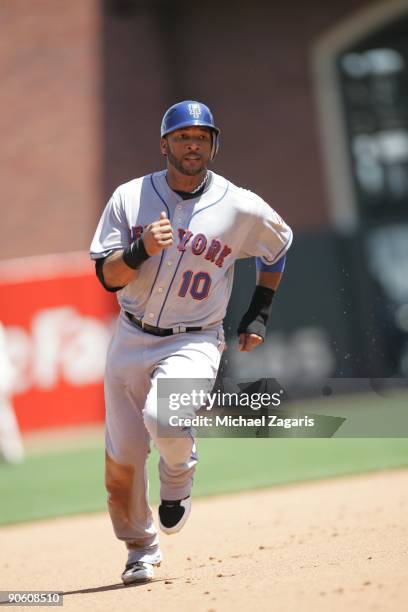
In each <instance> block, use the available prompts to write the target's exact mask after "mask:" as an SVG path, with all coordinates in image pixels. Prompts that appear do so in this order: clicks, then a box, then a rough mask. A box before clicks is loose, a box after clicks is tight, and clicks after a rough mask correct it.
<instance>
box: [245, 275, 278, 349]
mask: <svg viewBox="0 0 408 612" xmlns="http://www.w3.org/2000/svg"><path fill="white" fill-rule="evenodd" d="M274 295H275V291H274V290H273V289H268V287H262V286H261V285H257V286H256V287H255V291H254V293H253V295H252V300H251V303H250V305H249V308H248V310H247V311H246V313H245V314H244V316H243V317H242V319H241V322H240V324H239V326H238V334H257V335H258V336H261V338H262V339H263V340H265V336H266V324H267V322H268V318H269V314H270V312H271V306H272V300H273V296H274Z"/></svg>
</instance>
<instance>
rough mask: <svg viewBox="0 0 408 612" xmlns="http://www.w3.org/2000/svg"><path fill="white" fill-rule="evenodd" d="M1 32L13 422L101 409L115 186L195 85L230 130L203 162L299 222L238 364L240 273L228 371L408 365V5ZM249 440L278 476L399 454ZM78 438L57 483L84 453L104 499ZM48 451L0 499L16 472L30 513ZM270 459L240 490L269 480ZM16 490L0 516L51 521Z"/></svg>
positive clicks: (246, 291) (3, 13) (288, 372)
mask: <svg viewBox="0 0 408 612" xmlns="http://www.w3.org/2000/svg"><path fill="white" fill-rule="evenodd" d="M0 33H1V40H2V54H1V57H0V74H1V80H2V84H3V88H2V89H3V93H2V100H1V102H0V106H1V110H2V112H1V113H0V125H1V133H2V142H1V145H0V167H1V173H2V177H1V184H2V204H1V207H2V240H1V244H0V321H2V322H3V324H4V326H5V330H6V338H7V346H8V351H9V354H10V357H11V359H12V362H13V364H14V366H15V370H16V371H15V376H14V378H13V389H12V399H13V404H14V407H15V411H16V415H17V418H18V421H19V424H20V427H21V429H22V431H23V433H24V435H27V436H28V434H30V433H31V432H35V431H37V432H38V431H43V430H46V429H49V428H54V431H57V428H62V427H63V428H66V427H72V426H77V425H90V424H98V423H99V424H101V423H102V421H103V412H104V408H103V392H102V376H103V368H104V358H103V356H104V351H105V349H106V345H107V342H108V340H109V335H110V331H111V326H112V322H113V320H114V316H115V312H116V311H117V308H116V304H115V298H113V297H112V296H110V295H107V294H106V293H105V292H104V291H103V290H102V288H100V287H99V286H98V283H97V281H96V279H95V278H94V273H93V266H92V264H91V262H90V261H89V260H88V256H87V250H88V247H89V244H90V241H91V238H92V235H93V232H94V229H95V225H96V223H97V220H98V218H99V216H100V213H101V210H102V208H103V207H104V205H105V202H106V201H107V199H108V197H109V196H110V194H111V193H112V191H113V189H114V188H115V187H116V186H117V185H118V184H119V183H122V182H124V181H127V180H129V179H131V178H133V177H135V176H140V175H142V174H144V173H148V172H150V171H152V170H156V169H160V168H161V167H162V166H163V161H162V158H161V156H160V153H159V147H158V141H159V125H160V121H161V117H162V115H163V112H164V111H165V109H166V108H167V107H168V106H169V105H170V104H172V103H173V102H174V101H176V100H181V99H185V98H197V99H200V100H203V101H204V102H205V103H207V104H208V105H209V106H210V107H211V108H212V109H213V110H214V113H215V117H216V122H217V124H218V125H219V126H220V127H221V130H222V135H221V149H220V153H219V156H218V158H217V161H216V164H215V166H214V170H215V171H216V172H218V173H220V174H223V175H225V176H227V177H228V178H230V179H231V180H232V181H233V182H235V183H237V184H238V185H241V186H244V187H247V188H249V189H253V190H254V191H256V192H257V193H259V194H260V195H261V196H262V197H264V199H265V200H266V201H268V202H270V203H271V205H273V206H274V207H275V208H276V209H277V210H278V211H279V212H281V214H282V215H283V216H284V218H285V219H286V220H287V221H288V223H289V224H290V225H291V226H292V227H293V229H294V232H295V241H294V244H293V247H292V249H291V251H290V254H289V257H288V262H287V269H286V273H285V277H284V280H283V282H282V286H281V288H280V290H279V294H278V296H277V299H276V302H275V305H274V311H273V317H272V320H271V323H270V329H269V338H268V341H267V343H265V345H264V346H263V347H262V348H260V349H258V351H257V353H254V354H253V355H251V356H246V359H245V361H244V360H242V359H241V358H240V357H241V356H239V355H238V356H237V355H236V353H235V352H234V350H233V342H234V337H235V327H236V322H237V320H238V318H239V316H240V313H241V312H242V311H243V310H244V309H245V308H246V305H247V303H248V301H249V296H250V294H251V287H252V284H253V282H254V276H255V272H254V265H253V262H251V261H249V260H247V261H244V262H241V264H240V265H239V266H238V267H237V268H238V269H237V280H236V283H235V287H234V292H233V297H232V301H231V305H230V309H229V313H228V317H227V320H226V324H225V326H226V331H227V336H228V338H229V345H230V348H229V350H228V352H227V354H226V356H225V360H224V364H223V372H224V373H228V375H236V376H243V377H245V376H254V375H255V376H268V377H280V376H284V377H285V379H287V380H292V381H300V380H303V381H312V382H313V384H315V385H316V384H319V382H320V381H322V384H323V381H325V380H326V379H327V378H339V377H343V378H345V379H347V378H349V379H350V378H370V379H376V378H389V377H397V378H398V377H399V378H406V377H407V374H408V110H407V109H408V0H385V1H373V0H341V1H340V0H332V1H331V2H329V3H321V2H319V1H318V0H310V1H309V2H307V3H302V2H295V3H284V4H281V5H277V3H270V2H266V1H261V0H252V2H246V1H241V2H240V3H239V4H237V3H235V2H232V1H228V0H224V1H223V2H221V3H220V2H214V1H213V0H208V1H207V2H206V3H205V5H202V4H199V3H192V2H186V1H182V0H104V1H103V0H70V2H66V1H65V0H36V1H34V2H29V3H27V2H25V1H24V0H3V2H2V3H1V6H0ZM64 431H66V429H64ZM27 439H28V438H27ZM44 439H45V438H44ZM56 439H58V440H59V439H60V438H58V437H57V438H56ZM232 442H236V444H237V445H238V444H252V443H254V441H251V442H249V441H231V440H229V441H228V444H231V443H232ZM260 442H261V441H256V444H258V446H256V448H257V449H258V450H259V452H260V453H261V454H262V453H265V452H267V451H266V448H268V449H269V450H268V452H274V453H275V452H276V453H277V454H276V455H273V457H271V460H272V462H273V461H275V460H278V457H279V461H280V469H281V471H282V469H283V468H282V464H284V463H285V457H286V459H287V461H288V463H287V465H289V464H290V465H292V464H297V465H300V464H301V463H302V462H303V461H304V457H307V456H309V454H310V453H311V454H312V456H313V457H315V463H314V464H313V466H312V467H311V468H310V471H309V472H307V470H306V472H307V473H304V472H303V471H302V470H303V468H302V469H300V468H299V467H298V468H297V469H295V470H294V471H292V472H291V474H290V476H288V478H287V480H294V479H296V477H297V476H298V477H299V478H302V477H318V476H324V475H328V474H327V473H326V471H325V470H324V469H323V470H322V469H320V470H317V471H316V466H317V465H320V466H322V464H323V463H324V462H328V463H329V464H331V463H333V465H334V467H333V469H332V471H330V470H329V473H331V474H334V473H341V472H342V471H343V472H344V471H353V469H373V468H379V467H390V466H392V465H403V464H404V463H405V464H406V463H407V462H408V459H407V453H406V450H407V445H406V444H405V442H404V441H403V440H399V441H397V440H394V441H389V440H388V441H387V440H383V441H381V442H380V441H373V440H372V441H366V442H365V443H364V445H363V448H364V449H365V450H363V451H361V450H359V449H361V446H358V445H357V441H344V440H343V441H336V444H337V446H336V447H335V446H333V444H331V445H330V441H318V442H316V441H315V442H313V441H310V440H307V441H306V440H305V441H301V440H297V441H294V440H290V441H288V442H286V446H285V447H283V446H278V447H275V450H271V445H269V446H268V447H266V446H263V447H262V448H263V450H261V446H260ZM333 442H334V441H333ZM265 443H266V444H268V441H262V444H263V445H265ZM340 443H341V444H342V445H343V446H341V447H340V446H339V444H340ZM46 444H47V442H44V445H45V446H44V449H45V450H44V452H45V451H46V450H47V449H46ZM61 444H62V443H61ZM205 444H211V441H206V442H205ZM275 444H277V443H276V442H275ZM282 444H284V441H279V445H282ZM288 444H289V445H290V444H291V445H292V446H291V448H290V449H289V446H288ZM296 444H297V445H298V446H294V445H296ZM308 444H309V446H307V445H308ZM89 445H90V446H89V448H88V447H87V448H88V450H87V449H85V450H83V451H81V452H79V451H75V450H74V449H73V448H72V447H70V449H69V450H67V451H66V453H65V451H64V452H63V451H57V450H56V449H55V448H54V449H52V450H50V453H52V457H53V461H55V463H54V466H59V469H58V470H57V472H58V473H56V478H55V480H56V481H59V482H61V483H62V482H64V478H65V477H66V473H65V472H64V470H63V469H62V468H61V464H60V463H59V462H58V460H57V456H59V454H58V453H62V455H63V456H64V457H65V460H64V461H63V462H62V463H64V465H65V466H68V465H70V466H71V468H70V469H71V470H75V466H74V464H73V463H72V461H73V457H74V456H76V457H82V459H83V461H82V462H81V463H80V464H78V465H77V464H75V465H77V469H80V470H82V469H83V466H86V465H88V466H90V469H91V470H93V468H95V469H94V471H92V474H98V476H97V477H98V478H100V479H101V481H100V483H99V485H98V487H99V488H98V491H99V493H98V495H99V497H98V495H97V496H96V498H95V497H92V496H91V497H92V499H93V502H92V503H91V502H90V505H87V504H86V503H84V504H83V506H81V508H82V509H87V508H88V509H91V508H92V509H95V506H97V507H100V504H102V501H101V500H102V497H103V487H102V475H101V471H100V470H101V469H102V468H101V465H102V446H101V437H98V442H95V439H94V438H92V440H90V441H89ZM311 445H313V447H312V446H311ZM347 445H351V446H347ZM353 445H354V446H353ZM62 446H64V444H62ZM94 448H95V452H96V455H94V454H93V452H94V451H93V450H92V449H94ZM254 448H255V447H254ZM284 448H285V449H286V450H285V451H284V450H283V449H284ZM312 448H313V449H314V450H313V451H312ZM340 448H341V449H342V450H340V451H339V450H338V449H340ZM288 449H289V450H288ZM302 449H303V450H302ZM336 449H337V450H336ZM350 449H351V450H350ZM219 452H224V453H225V455H224V456H227V453H228V452H229V451H228V449H227V448H224V451H222V448H221V447H220V445H219ZM64 453H65V454H64ZM87 453H90V455H87ZM302 453H303V454H302ZM330 453H332V455H331V457H332V459H328V456H329V455H330ZM365 453H367V457H368V456H370V457H371V459H370V460H368V459H365V457H366V455H365ZM238 454H239V453H237V456H238ZM204 455H205V453H204V452H203V456H204ZM40 456H41V457H43V459H42V461H43V464H44V466H45V465H51V463H52V462H50V461H49V458H48V459H47V457H48V455H47V456H45V455H41V453H40V454H38V453H34V454H33V455H32V456H31V455H30V456H29V458H28V461H27V464H26V465H25V466H21V467H19V468H9V467H6V466H3V467H2V469H1V470H0V488H2V490H3V492H4V493H6V492H7V496H3V499H6V497H7V499H18V498H15V497H13V496H15V495H17V492H18V491H19V492H20V494H21V491H22V490H24V487H26V488H25V490H26V492H31V493H30V499H31V505H32V508H34V506H35V504H34V503H33V499H34V498H35V496H36V493H35V491H37V496H39V495H38V489H35V490H32V489H30V487H28V488H27V483H29V482H31V483H32V482H35V483H36V485H35V486H36V487H37V486H38V482H37V481H36V478H35V474H36V473H38V471H37V468H39V466H38V465H37V463H36V462H38V461H39V457H40ZM50 456H51V455H50ZM90 456H92V457H93V459H90V458H89V457H90ZM359 456H360V458H361V457H362V459H361V460H360V461H359V460H358V459H357V458H358V457H359ZM95 457H97V458H96V459H95ZM246 457H247V458H248V454H247V453H246ZM290 457H291V459H290V460H289V458H290ZM302 457H303V459H302ZM61 461H62V459H61ZM221 463H222V461H220V460H218V461H217V462H216V463H215V464H214V465H215V466H218V467H219V465H220V464H221ZM262 463H263V464H264V463H265V462H264V461H262ZM257 465H259V462H258V463H257ZM266 465H268V462H266ZM81 466H82V467H81ZM353 466H354V468H353ZM232 467H233V466H231V469H232ZM236 467H237V466H236ZM253 467H254V468H255V464H254V466H253ZM352 468H353V469H352ZM209 469H210V468H209ZM242 469H243V468H242ZM18 470H20V471H18ZM59 470H61V471H59ZM314 470H315V471H314ZM212 471H217V469H216V467H214V466H213V469H211V470H210V472H212ZM40 472H41V473H42V474H44V467H42V469H41V470H40ZM273 472H274V470H273V469H272V468H271V469H270V470H269V472H268V474H269V476H268V475H266V476H265V479H262V478H260V480H259V482H258V481H256V482H255V476H254V475H253V474H252V476H251V477H248V478H246V479H245V478H243V481H242V483H241V484H240V485H239V486H243V487H247V486H251V484H252V486H267V485H268V484H273V483H274V482H276V477H275V476H274V475H273ZM71 473H72V472H71ZM83 473H86V472H83ZM50 474H51V472H50ZM64 474H65V476H64ZM231 474H232V472H231V473H230V476H228V478H231ZM57 476H58V477H57ZM222 476H223V478H222V482H224V483H225V481H226V480H227V479H228V478H227V477H226V476H225V475H222ZM20 478H21V480H19V479H20ZM89 478H91V475H90V474H89ZM251 478H252V480H251ZM88 480H89V479H88ZM209 480H211V479H210V478H209ZM74 481H76V482H77V480H76V478H73V482H74ZM11 483H15V486H14V485H13V486H12V485H11ZM43 486H46V484H44V485H43ZM53 486H54V485H50V487H51V488H49V489H48V490H50V491H51V490H52V487H53ZM206 486H207V485H205V486H204V488H203V494H207V493H209V492H217V491H218V492H219V491H220V490H222V489H219V488H218V489H217V487H216V486H215V485H214V486H215V489H214V490H213V491H211V490H208V489H206V488H205V487H206ZM10 487H11V489H10ZM13 487H14V488H13ZM226 488H227V486H226V485H224V489H223V490H226ZM65 490H66V492H68V496H70V495H71V493H72V490H71V489H70V488H69V487H66V489H65ZM57 497H58V495H57V496H56V499H57ZM71 499H72V496H71ZM95 499H97V500H98V501H97V503H95ZM16 505H20V507H22V506H21V499H20V500H19V502H18V503H17V504H14V506H13V509H11V510H10V508H9V507H8V506H7V504H5V503H3V504H2V505H1V507H0V520H2V519H3V520H5V521H9V520H13V518H12V517H15V519H16V520H18V519H19V518H29V517H34V516H41V512H40V513H38V514H37V515H36V514H35V512H34V513H31V514H30V513H29V517H26V516H22V517H20V515H18V513H17V514H15V512H16V509H15V506H16ZM23 505H25V506H27V501H24V504H23ZM55 505H56V506H58V504H57V503H56V502H55ZM68 505H69V504H68ZM6 506H7V507H6ZM81 508H79V509H81ZM75 510H76V511H77V510H78V508H77V507H75Z"/></svg>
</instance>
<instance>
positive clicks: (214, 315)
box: [91, 170, 292, 328]
mask: <svg viewBox="0 0 408 612" xmlns="http://www.w3.org/2000/svg"><path fill="white" fill-rule="evenodd" d="M162 211H165V212H166V214H167V216H168V218H169V219H170V222H171V225H172V228H173V232H174V243H173V245H172V246H171V247H170V248H168V249H164V250H163V251H162V252H161V253H159V254H157V255H154V256H152V257H150V258H149V259H147V260H146V261H145V262H144V263H143V264H142V266H141V268H140V273H139V275H138V276H137V278H135V280H134V281H132V282H131V283H129V284H128V285H127V286H126V287H124V288H123V289H121V290H120V291H118V294H117V296H118V301H119V304H120V306H121V307H122V308H123V310H125V311H128V312H130V313H132V314H133V315H135V316H136V317H137V318H138V319H142V320H143V321H144V322H145V323H149V324H150V325H154V326H157V327H164V328H169V327H175V326H201V327H209V328H211V327H216V326H218V325H219V324H220V323H221V322H222V320H223V318H224V316H225V313H226V308H227V305H228V300H229V297H230V294H231V289H232V281H233V270H234V263H235V261H236V260H237V259H241V258H245V257H251V256H258V257H261V258H262V259H263V261H264V262H265V263H266V264H273V263H274V262H276V261H277V260H278V259H280V258H281V257H282V256H283V255H284V254H285V253H286V251H287V250H288V249H289V247H290V244H291V242H292V231H291V229H290V228H289V226H288V225H287V224H286V223H285V222H284V221H283V220H282V219H281V217H280V216H279V215H278V214H277V213H276V211H275V210H274V209H273V208H271V207H270V206H269V205H268V204H267V203H266V202H265V201H264V200H262V199H261V198H260V197H259V196H257V195H256V194H254V193H252V192H251V191H248V190H246V189H242V188H239V187H237V186H235V185H233V184H232V183H231V182H230V181H228V180H227V179H225V178H223V177H222V176H219V175H217V174H215V173H214V172H210V173H209V180H208V181H207V186H206V189H205V190H204V192H203V193H202V194H201V195H200V196H198V197H196V198H191V199H187V200H183V198H182V197H181V196H179V195H178V194H177V193H175V192H174V191H173V190H172V189H170V187H169V185H168V183H167V180H166V171H165V170H164V171H161V172H156V173H153V174H150V175H147V176H144V177H142V178H138V179H134V180H132V181H129V182H128V183H125V184H123V185H121V186H120V187H118V188H117V189H116V191H115V192H114V194H113V195H112V197H111V199H110V200H109V202H108V204H107V206H106V208H105V211H104V213H103V215H102V217H101V220H100V222H99V225H98V227H97V230H96V233H95V236H94V238H93V241H92V245H91V257H92V258H93V259H99V258H103V257H106V256H108V255H109V254H111V253H112V252H113V251H115V250H118V249H124V248H126V247H128V246H129V245H130V243H131V242H132V241H133V240H135V239H136V238H137V237H139V236H140V235H142V233H143V229H144V228H145V227H146V226H147V225H148V224H150V223H152V222H153V221H156V220H158V219H159V217H160V213H161V212H162Z"/></svg>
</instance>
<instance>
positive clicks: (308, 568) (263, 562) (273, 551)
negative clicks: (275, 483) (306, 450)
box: [0, 470, 408, 612]
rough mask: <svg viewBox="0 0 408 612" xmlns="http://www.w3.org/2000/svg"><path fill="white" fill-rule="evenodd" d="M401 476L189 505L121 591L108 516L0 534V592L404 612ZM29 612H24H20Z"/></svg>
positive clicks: (91, 604) (82, 605)
mask: <svg viewBox="0 0 408 612" xmlns="http://www.w3.org/2000/svg"><path fill="white" fill-rule="evenodd" d="M407 510H408V470H397V471H393V472H390V471H387V472H380V473H374V474H373V473H372V474H369V475H361V476H353V477H347V478H346V477H345V478H337V479H334V480H329V481H327V480H326V481H322V482H311V483H303V484H300V485H294V486H286V487H279V488H278V487H276V488H274V489H271V490H267V491H256V492H246V493H241V494H239V495H231V496H228V497H213V498H210V499H200V500H196V501H195V502H194V505H193V512H192V515H191V519H190V521H189V523H188V524H187V526H186V527H185V529H184V530H183V532H182V533H180V534H178V535H175V536H164V535H163V536H162V545H163V550H164V554H165V560H164V562H163V564H162V567H161V568H160V569H159V570H157V572H156V581H155V582H153V583H150V584H148V585H143V586H138V587H129V588H123V587H122V586H121V585H120V582H119V575H120V572H121V570H122V567H123V565H124V551H123V548H122V545H121V544H120V543H119V542H117V541H116V540H115V538H114V537H113V534H112V531H111V526H110V523H109V520H108V517H107V515H106V514H95V515H83V516H77V517H74V518H68V519H55V520H52V521H48V522H37V523H30V524H24V525H21V526H10V527H3V528H1V529H0V541H1V547H0V575H1V587H0V588H1V589H2V590H13V589H18V590H58V591H64V592H65V593H67V594H66V595H65V601H64V609H66V610H78V611H83V610H93V611H95V610H97V611H101V612H103V611H105V610H106V611H112V610H114V611H116V610H118V611H123V610H127V609H136V608H137V610H138V612H140V611H142V612H144V611H146V612H148V611H149V612H150V611H151V610H156V609H165V610H166V612H169V611H173V610H179V609H180V608H182V609H183V610H186V611H191V610H194V612H195V611H197V612H204V611H206V612H208V611H209V610H215V611H217V612H220V611H224V610H225V611H230V610H231V611H232V610H234V611H237V610H248V608H249V609H256V610H257V612H259V611H264V610H265V611H266V610H271V609H273V610H278V611H279V612H286V611H288V612H289V611H294V610H295V609H301V610H302V612H304V611H305V610H306V611H310V612H312V611H313V612H315V611H317V612H319V611H322V612H323V611H324V612H327V610H330V612H337V611H339V612H340V611H341V612H343V611H344V610H347V611H348V612H350V611H356V612H357V611H358V612H365V611H366V610H367V611H368V610H381V612H383V611H388V610H389V611H390V612H391V611H392V612H399V611H401V612H402V611H403V610H404V611H405V610H406V607H407V606H406V602H407V601H408V585H407V579H406V576H407V570H408V545H407V542H408V527H407V514H408V513H407ZM21 609H22V610H23V609H25V610H26V609H27V608H21Z"/></svg>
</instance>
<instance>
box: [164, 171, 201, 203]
mask: <svg viewBox="0 0 408 612" xmlns="http://www.w3.org/2000/svg"><path fill="white" fill-rule="evenodd" d="M208 177H209V173H208V170H207V172H206V173H205V176H204V178H203V180H202V181H201V183H200V184H199V185H198V186H197V187H196V188H195V189H193V191H181V190H179V189H173V191H175V192H176V193H178V194H179V195H181V197H182V198H183V199H189V198H193V197H195V196H196V195H201V193H202V192H203V191H204V189H205V186H206V184H207V180H208ZM166 179H167V177H166Z"/></svg>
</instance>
